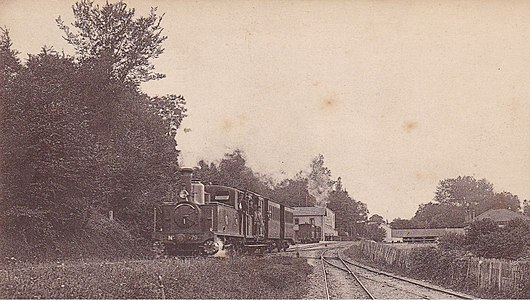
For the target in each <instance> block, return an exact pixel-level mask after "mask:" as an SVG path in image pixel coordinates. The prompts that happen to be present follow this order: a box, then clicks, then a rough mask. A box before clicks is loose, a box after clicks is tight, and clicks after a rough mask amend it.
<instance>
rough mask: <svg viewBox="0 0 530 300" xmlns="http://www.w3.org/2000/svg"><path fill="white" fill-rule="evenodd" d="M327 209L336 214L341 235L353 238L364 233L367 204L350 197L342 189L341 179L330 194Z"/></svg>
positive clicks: (337, 226)
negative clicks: (363, 225)
mask: <svg viewBox="0 0 530 300" xmlns="http://www.w3.org/2000/svg"><path fill="white" fill-rule="evenodd" d="M327 207H328V208H329V209H331V210H333V211H334V212H335V225H336V228H337V230H338V231H339V234H341V235H345V234H348V235H350V236H353V235H359V234H361V233H362V232H364V231H363V230H362V224H363V223H364V222H365V221H366V219H367V215H368V209H367V207H366V204H365V203H363V202H360V201H356V200H355V199H353V198H352V197H350V195H349V194H348V191H346V190H345V189H344V188H343V187H342V179H341V178H340V177H339V178H338V179H337V181H336V183H335V186H334V188H333V190H332V191H331V192H330V194H329V203H328V204H327Z"/></svg>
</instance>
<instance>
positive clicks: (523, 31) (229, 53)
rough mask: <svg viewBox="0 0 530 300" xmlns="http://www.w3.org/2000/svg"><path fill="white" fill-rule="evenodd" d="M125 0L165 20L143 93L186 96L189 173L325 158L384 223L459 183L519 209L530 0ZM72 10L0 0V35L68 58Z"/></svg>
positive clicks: (277, 172)
mask: <svg viewBox="0 0 530 300" xmlns="http://www.w3.org/2000/svg"><path fill="white" fill-rule="evenodd" d="M96 3H104V2H103V1H97V2H96ZM126 3H128V4H129V6H130V7H135V8H136V9H137V13H138V14H143V15H145V14H147V13H148V11H149V8H150V7H151V6H157V7H158V12H160V13H165V16H164V20H163V22H162V26H163V27H164V28H165V30H164V33H165V35H167V36H168V39H167V40H166V42H165V43H164V48H165V52H164V54H162V55H161V56H160V58H158V59H156V60H154V64H155V66H156V70H157V71H158V72H161V73H165V74H166V75H167V77H166V78H165V79H163V80H159V81H156V82H149V83H147V84H144V85H143V86H142V89H143V90H144V91H146V92H147V93H148V94H150V95H156V94H158V95H164V94H168V93H173V94H182V95H183V96H184V97H185V98H186V100H187V108H188V117H187V118H186V119H185V120H184V122H183V124H182V127H181V129H180V131H179V133H178V135H177V141H178V145H179V148H180V149H181V150H182V163H183V164H185V165H187V166H194V165H195V164H196V163H197V161H198V160H200V159H205V160H208V161H214V160H218V159H220V158H221V157H222V156H223V155H224V153H226V152H232V151H233V150H234V149H241V150H243V151H244V152H245V154H246V157H247V160H248V164H249V165H250V166H251V167H252V168H253V169H254V170H255V171H258V172H261V173H264V174H269V175H271V176H274V178H277V179H278V180H279V179H282V178H285V177H292V176H293V175H294V174H295V173H297V172H298V171H300V170H307V169H308V168H309V164H310V162H311V159H312V158H313V157H314V156H316V155H317V154H319V153H322V154H323V155H324V157H325V162H326V165H327V166H328V167H329V168H330V169H331V171H332V175H333V177H334V178H336V177H339V176H340V177H341V178H342V181H343V185H344V187H345V188H346V189H347V190H348V192H349V193H350V195H351V196H352V197H353V198H354V199H356V200H359V201H362V202H364V203H366V204H367V205H368V209H369V210H370V213H371V214H373V213H377V214H380V215H382V216H383V217H385V218H386V219H388V220H392V219H394V218H396V217H401V218H410V217H412V216H413V215H414V213H415V211H416V210H417V208H418V205H419V204H421V203H427V202H429V201H431V200H432V199H433V197H434V191H435V189H436V186H437V184H438V182H439V181H440V180H442V179H445V178H455V177H457V176H460V175H462V176H463V175H470V176H474V177H475V178H477V179H480V178H486V179H487V180H488V181H490V182H491V183H493V184H494V186H495V190H496V191H498V192H500V191H509V192H511V193H514V194H517V195H518V196H519V197H520V199H521V200H523V199H529V198H530V156H529V153H530V151H529V150H530V136H529V132H530V106H529V104H530V103H529V102H530V98H529V95H530V19H529V18H528V15H529V13H530V2H525V1H450V0H448V1H405V0H403V1H392V0H387V1H287V0H286V1H242V0H241V1H236V0H233V1H170V0H159V1H145V0H144V1H140V0H135V1H126ZM72 4H73V1H66V0H48V1H37V0H16V1H15V0H13V1H9V0H7V1H6V0H4V1H1V0H0V26H5V27H7V28H8V29H9V31H10V35H11V38H12V40H13V44H14V45H13V46H14V48H15V49H17V50H19V51H20V52H21V53H22V55H21V57H22V58H24V57H26V53H36V52H38V51H39V49H40V48H41V47H42V46H43V45H48V46H54V47H55V48H56V49H58V50H64V51H65V52H66V53H72V48H71V47H70V46H69V45H67V44H66V43H65V42H64V40H63V39H62V33H61V31H60V30H59V29H58V28H57V26H56V24H55V18H56V17H58V16H61V17H62V18H63V19H64V20H65V21H66V22H68V23H70V22H71V21H72V12H71V5H72ZM185 128H186V129H189V130H186V131H184V129H185Z"/></svg>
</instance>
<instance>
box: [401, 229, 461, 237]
mask: <svg viewBox="0 0 530 300" xmlns="http://www.w3.org/2000/svg"><path fill="white" fill-rule="evenodd" d="M447 233H457V234H464V233H465V230H464V228H427V229H423V228H418V229H392V237H396V238H403V237H437V236H442V235H445V234H447Z"/></svg>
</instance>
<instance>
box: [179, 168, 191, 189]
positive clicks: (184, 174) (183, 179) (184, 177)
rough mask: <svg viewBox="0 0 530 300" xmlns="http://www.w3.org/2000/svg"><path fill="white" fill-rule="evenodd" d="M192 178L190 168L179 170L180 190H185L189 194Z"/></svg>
mask: <svg viewBox="0 0 530 300" xmlns="http://www.w3.org/2000/svg"><path fill="white" fill-rule="evenodd" d="M192 176H193V169H192V168H181V169H180V186H181V188H180V190H181V191H182V190H184V189H186V191H187V192H188V194H191V178H192Z"/></svg>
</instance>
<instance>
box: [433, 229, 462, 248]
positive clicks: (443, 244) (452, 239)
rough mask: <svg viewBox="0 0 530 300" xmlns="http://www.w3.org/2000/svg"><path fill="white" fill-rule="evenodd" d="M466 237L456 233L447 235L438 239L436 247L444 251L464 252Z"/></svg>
mask: <svg viewBox="0 0 530 300" xmlns="http://www.w3.org/2000/svg"><path fill="white" fill-rule="evenodd" d="M466 246H467V244H466V236H465V235H463V234H458V233H452V232H451V233H448V234H446V235H444V236H442V237H441V238H440V239H439V244H438V247H439V248H440V249H444V250H465V249H466Z"/></svg>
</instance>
